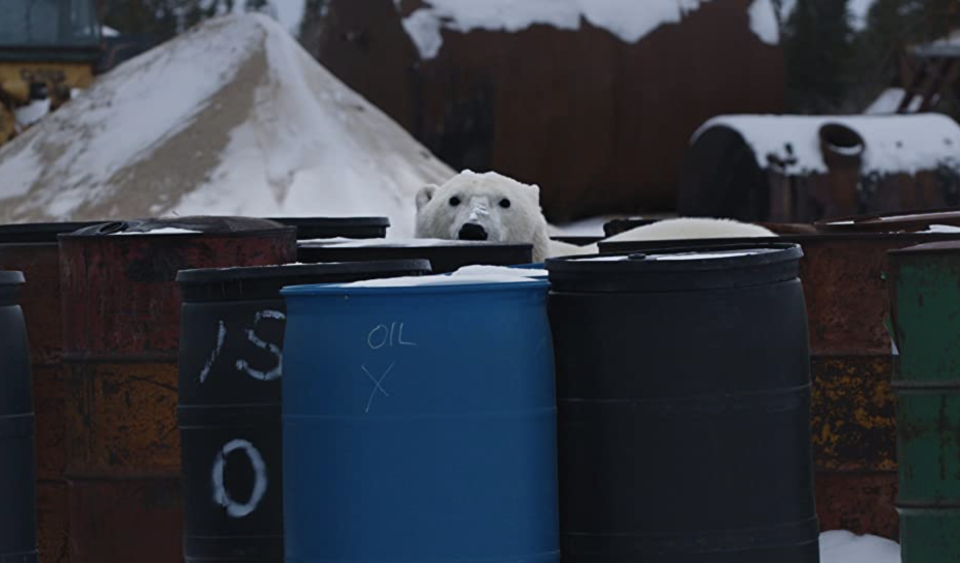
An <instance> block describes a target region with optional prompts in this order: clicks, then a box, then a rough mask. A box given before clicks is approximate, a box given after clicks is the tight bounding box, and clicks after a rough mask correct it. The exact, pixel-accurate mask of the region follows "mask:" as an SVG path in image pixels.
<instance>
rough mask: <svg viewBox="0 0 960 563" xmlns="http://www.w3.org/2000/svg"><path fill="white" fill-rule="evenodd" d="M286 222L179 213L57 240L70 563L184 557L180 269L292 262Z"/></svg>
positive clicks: (146, 562) (166, 562) (291, 232)
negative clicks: (174, 216)
mask: <svg viewBox="0 0 960 563" xmlns="http://www.w3.org/2000/svg"><path fill="white" fill-rule="evenodd" d="M295 257H296V236H295V229H294V228H292V227H284V226H282V225H280V224H278V223H275V222H272V221H266V220H262V219H246V218H234V217H184V218H178V219H158V220H150V221H137V222H127V223H110V224H102V225H98V226H94V227H89V228H86V229H81V230H79V231H77V232H74V233H71V234H68V235H61V236H60V276H61V292H62V306H63V340H64V354H63V361H64V365H65V367H66V368H67V381H66V388H67V394H66V413H67V414H66V416H67V420H68V425H67V435H66V439H67V445H68V457H67V480H68V483H69V503H70V521H69V526H70V534H71V542H70V559H71V561H73V562H74V563H102V562H106V561H138V562H142V563H154V562H155V563H170V562H173V561H179V560H181V559H182V538H183V509H182V506H181V488H180V440H179V433H178V432H177V418H176V407H177V358H178V352H179V343H180V338H179V335H180V308H181V298H180V292H179V287H178V286H177V283H176V281H175V278H176V275H177V273H178V272H179V271H180V270H186V269H192V268H207V267H211V268H212V267H230V266H257V265H270V264H280V263H286V262H292V261H294V260H295Z"/></svg>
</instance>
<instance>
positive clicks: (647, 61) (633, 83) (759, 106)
mask: <svg viewBox="0 0 960 563" xmlns="http://www.w3.org/2000/svg"><path fill="white" fill-rule="evenodd" d="M477 3H478V4H483V2H479V0H478V2H477ZM638 5H640V4H638ZM754 5H755V3H754V2H753V0H712V1H710V2H697V3H688V4H683V5H682V6H683V7H679V8H676V10H677V17H676V18H675V19H674V18H665V19H666V20H667V21H666V22H665V23H664V24H663V25H659V26H656V27H655V28H654V29H650V30H648V31H649V33H645V34H641V35H640V36H639V37H637V39H636V40H632V41H625V40H622V39H621V38H619V37H618V36H617V35H616V34H615V33H611V31H609V30H608V29H605V28H604V27H600V26H597V25H595V22H596V21H597V20H595V19H593V20H592V19H591V18H590V17H584V18H582V19H578V21H576V27H574V28H572V29H571V28H566V29H561V28H560V27H566V26H556V27H555V26H554V25H547V24H544V23H535V24H533V25H528V26H524V25H511V24H508V23H503V22H511V23H514V22H516V21H517V20H518V19H521V18H522V17H523V15H520V16H518V17H516V18H511V17H509V16H510V15H512V14H505V15H504V16H507V17H503V16H494V17H493V18H491V19H492V22H486V23H485V24H482V25H470V24H465V26H464V25H458V24H459V23H460V22H457V21H451V22H450V23H449V25H440V27H441V29H440V30H439V31H438V32H437V37H436V40H439V41H440V43H441V44H440V45H439V48H438V50H437V53H436V55H435V56H432V57H426V56H422V55H421V53H420V51H419V50H418V48H417V47H416V45H415V44H414V42H413V41H412V40H411V38H410V35H408V33H407V32H406V31H405V30H406V29H410V30H414V31H413V32H412V34H414V35H418V36H420V37H424V36H426V37H431V36H430V35H429V34H430V30H429V26H430V25H431V22H432V19H431V18H433V17H436V16H435V15H434V14H429V13H427V11H428V10H429V8H430V6H431V3H430V2H429V0H403V1H397V2H395V1H394V0H331V2H329V3H328V4H327V6H326V8H327V9H326V11H325V14H326V15H325V18H324V20H323V24H322V25H323V33H322V34H320V36H319V37H317V38H316V39H315V40H311V39H310V38H307V40H306V44H307V45H308V48H310V49H311V50H312V51H313V52H314V54H315V55H317V57H318V59H319V60H320V62H321V63H322V64H323V65H324V66H325V67H326V68H328V69H330V71H331V72H333V73H334V74H335V75H336V76H337V77H338V78H340V79H341V80H343V81H344V82H345V83H346V84H347V85H348V86H350V87H351V88H353V89H354V90H356V91H358V92H359V93H360V94H362V95H363V96H364V97H365V98H367V99H368V100H370V101H371V102H373V103H374V104H375V105H377V107H379V108H382V109H383V110H384V111H385V112H386V113H387V114H389V115H390V116H391V117H392V118H393V119H394V120H396V121H397V122H398V123H400V124H401V125H403V126H404V127H405V128H407V130H408V131H410V132H411V133H412V134H413V135H414V136H415V137H417V139H419V140H420V141H421V142H423V143H424V144H425V145H426V146H427V147H428V148H429V149H430V150H431V151H433V153H434V154H436V155H437V156H438V157H439V158H440V159H441V160H443V161H445V162H447V163H448V164H450V165H451V166H453V167H454V168H455V169H463V168H469V169H472V170H496V171H498V172H501V173H503V174H506V175H508V176H511V177H514V178H517V179H519V180H523V181H527V182H537V183H539V184H540V185H541V186H542V188H543V190H542V202H543V207H544V211H545V213H546V215H547V217H548V218H549V219H550V220H551V221H554V222H558V223H559V222H564V221H566V220H571V219H575V218H577V217H578V216H596V215H602V214H604V213H625V212H634V211H651V210H654V211H672V210H673V209H675V205H676V192H677V183H678V181H679V178H680V172H681V167H682V165H683V159H684V153H685V151H686V149H687V146H688V142H689V139H690V136H691V135H692V134H693V133H694V131H696V129H697V128H698V127H699V126H700V125H701V124H702V123H703V122H704V121H706V120H707V119H709V118H711V117H713V116H715V115H720V114H724V113H780V112H782V111H783V101H784V92H785V82H784V64H783V52H782V49H781V47H780V46H779V45H775V44H770V43H768V42H766V41H765V40H764V39H762V38H761V37H760V36H758V33H756V32H755V30H756V29H757V27H756V26H752V21H753V17H752V16H753V15H752V14H751V8H752V6H754ZM762 7H763V6H761V8H762ZM530 9H531V10H533V11H536V9H537V7H536V6H533V7H532V8H530ZM600 9H601V10H602V6H601V7H600ZM661 9H662V7H661ZM478 11H479V10H478ZM598 11H600V10H598ZM594 13H596V12H594ZM441 15H442V14H441ZM553 15H554V16H556V14H553ZM565 15H567V14H560V15H559V16H556V17H560V18H561V19H563V16H565ZM660 15H661V13H660V12H658V11H656V10H653V9H651V10H625V11H624V13H623V18H624V19H626V18H642V21H641V22H639V23H640V26H639V27H642V25H643V23H656V18H658V17H660ZM764 16H769V18H770V19H769V23H770V24H771V25H775V24H774V22H773V20H774V15H773V14H772V13H768V14H757V15H756V17H764ZM407 18H410V19H407ZM448 19H450V18H448ZM547 19H549V20H550V21H551V22H554V21H555V17H554V18H547ZM601 19H603V18H601ZM471 23H474V22H473V21H472V20H471ZM605 23H608V22H605ZM616 23H620V22H616ZM616 23H608V25H609V26H611V27H613V28H614V30H616V29H618V26H617V25H616ZM637 23H638V22H636V21H632V22H624V23H623V25H622V26H619V29H623V28H628V29H629V28H632V27H635V26H636V24H637ZM498 24H500V25H498ZM768 41H769V39H768ZM314 45H316V46H315V47H314ZM653 84H656V87H652V86H651V85H653ZM704 92H709V95H704Z"/></svg>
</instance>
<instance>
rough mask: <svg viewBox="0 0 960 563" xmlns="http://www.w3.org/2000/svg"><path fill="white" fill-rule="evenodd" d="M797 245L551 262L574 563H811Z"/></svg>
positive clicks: (567, 546)
mask: <svg viewBox="0 0 960 563" xmlns="http://www.w3.org/2000/svg"><path fill="white" fill-rule="evenodd" d="M801 256H802V252H801V251H800V248H799V247H798V246H797V245H791V244H756V245H739V246H717V247H693V248H690V249H677V250H651V251H649V252H645V253H636V254H623V255H607V256H601V257H599V258H598V257H593V256H589V257H583V258H564V259H557V260H549V261H547V269H548V270H549V271H550V283H551V291H550V299H549V312H550V320H551V327H552V330H553V334H554V344H555V346H556V350H557V354H556V358H557V386H558V389H557V392H558V403H559V409H560V423H559V444H560V455H559V459H560V509H561V511H560V516H561V520H560V522H561V539H562V543H561V550H562V552H563V560H564V561H565V562H570V563H608V562H609V563H622V562H625V561H643V562H644V563H659V562H662V563H680V562H684V563H687V562H703V563H707V562H711V563H712V562H716V563H720V562H723V563H730V562H734V561H736V562H738V563H749V562H756V563H770V562H774V561H776V562H779V563H786V562H794V563H801V562H803V563H816V562H818V561H819V549H818V542H817V538H818V531H819V530H818V524H817V517H816V511H815V508H814V491H813V465H812V457H811V441H810V423H809V420H810V371H809V370H810V363H809V349H808V342H807V334H808V331H807V318H806V312H805V309H804V299H803V289H802V287H801V284H800V280H799V279H798V278H797V273H798V262H799V259H800V257H801Z"/></svg>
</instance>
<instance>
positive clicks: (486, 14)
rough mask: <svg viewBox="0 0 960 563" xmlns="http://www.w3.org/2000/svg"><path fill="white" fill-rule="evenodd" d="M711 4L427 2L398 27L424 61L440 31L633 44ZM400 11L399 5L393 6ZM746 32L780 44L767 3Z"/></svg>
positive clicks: (755, 9)
mask: <svg viewBox="0 0 960 563" xmlns="http://www.w3.org/2000/svg"><path fill="white" fill-rule="evenodd" d="M710 1H711V0H642V1H637V0H523V1H521V2H518V1H517V0H482V1H480V0H426V1H425V2H424V4H425V5H424V6H423V7H421V8H419V9H417V10H415V11H414V12H413V13H411V14H410V15H408V16H407V17H406V18H404V20H403V27H404V29H405V30H406V31H407V34H408V35H409V36H410V39H411V40H412V41H413V43H414V45H416V46H417V49H418V50H419V51H420V57H421V58H422V59H424V60H426V59H432V58H434V57H436V56H437V53H439V52H440V48H441V47H442V46H443V37H442V36H441V30H442V29H449V30H452V31H456V32H460V33H468V32H470V31H473V30H475V29H481V30H488V31H507V32H511V33H513V32H517V31H522V30H524V29H527V28H528V27H530V26H533V25H548V26H552V27H555V28H557V29H565V30H578V29H580V25H581V22H583V21H587V22H589V23H590V25H592V26H594V27H598V28H601V29H605V30H607V31H609V32H610V33H612V34H613V35H616V36H617V37H618V38H620V40H622V41H624V42H626V43H636V42H637V41H640V40H641V39H643V38H644V37H646V36H647V35H648V34H649V33H651V32H652V31H654V30H656V29H657V28H659V27H660V26H662V25H666V24H676V23H680V22H681V21H682V20H683V18H684V17H686V16H687V14H689V13H691V12H695V11H696V10H698V9H699V8H700V6H701V5H702V4H705V3H707V2H710ZM394 3H395V4H396V6H397V9H398V10H399V9H400V3H401V0H394ZM750 20H751V29H753V31H754V33H756V34H757V35H758V36H759V37H760V38H761V39H762V40H763V41H765V42H768V43H778V42H779V39H780V37H779V30H778V28H777V22H776V15H775V11H774V8H773V3H772V0H754V1H753V4H752V5H751V7H750Z"/></svg>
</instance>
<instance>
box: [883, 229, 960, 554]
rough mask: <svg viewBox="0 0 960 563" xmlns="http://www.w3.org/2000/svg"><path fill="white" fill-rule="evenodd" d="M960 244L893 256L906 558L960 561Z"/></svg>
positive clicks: (910, 250)
mask: <svg viewBox="0 0 960 563" xmlns="http://www.w3.org/2000/svg"><path fill="white" fill-rule="evenodd" d="M958 282H960V243H958V242H945V243H933V244H925V245H919V246H914V247H911V248H906V249H902V250H898V251H895V252H891V253H890V254H889V277H888V285H889V290H890V305H891V327H892V331H891V332H892V334H893V336H894V342H895V344H896V347H897V351H898V352H899V354H898V356H897V357H896V358H897V364H896V370H895V371H894V380H893V388H894V391H895V393H896V396H897V459H898V462H899V470H898V474H899V481H900V490H899V494H898V495H897V511H898V512H899V513H900V545H901V552H902V557H903V561H904V563H925V562H941V561H943V562H946V561H960V347H958V346H957V337H958V335H960V283H958Z"/></svg>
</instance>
